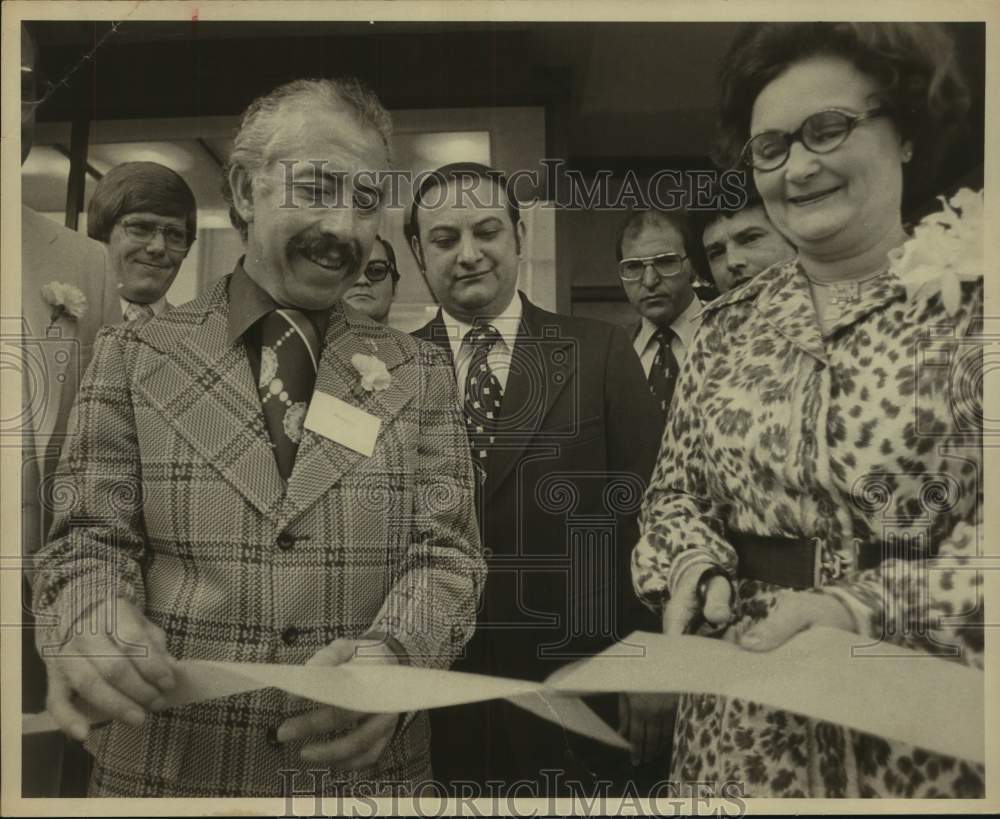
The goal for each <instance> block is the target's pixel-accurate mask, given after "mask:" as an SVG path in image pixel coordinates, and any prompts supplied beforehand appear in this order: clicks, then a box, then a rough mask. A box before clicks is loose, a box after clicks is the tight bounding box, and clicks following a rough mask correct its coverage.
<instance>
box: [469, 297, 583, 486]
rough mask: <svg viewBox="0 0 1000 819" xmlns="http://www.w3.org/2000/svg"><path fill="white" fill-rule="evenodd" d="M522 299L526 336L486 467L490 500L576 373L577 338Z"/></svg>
mask: <svg viewBox="0 0 1000 819" xmlns="http://www.w3.org/2000/svg"><path fill="white" fill-rule="evenodd" d="M520 295H521V298H522V301H523V304H524V312H523V314H522V317H521V332H520V333H518V337H517V342H516V343H515V344H514V350H513V354H512V356H511V367H510V374H509V375H508V377H507V386H506V389H505V390H504V395H503V403H502V404H501V407H500V421H499V424H498V425H497V427H498V428H497V443H496V446H494V447H493V448H491V449H490V452H489V456H488V461H487V464H486V498H487V500H488V499H489V498H490V497H491V496H492V495H493V494H494V493H495V492H496V491H497V490H498V489H499V488H500V487H501V486H502V485H503V483H504V481H505V480H506V479H507V477H508V475H510V472H511V470H512V469H513V468H514V465H515V464H516V463H517V461H518V460H519V459H520V458H521V456H522V455H523V454H524V451H525V449H526V448H527V447H528V446H530V445H531V444H532V443H533V442H534V439H535V436H536V435H537V434H538V433H539V432H541V430H542V425H543V423H544V422H545V419H546V418H547V417H548V415H549V412H550V410H551V409H552V406H553V404H555V401H556V399H557V398H558V397H559V395H560V394H561V393H562V391H563V390H564V389H566V387H567V385H568V384H569V383H570V381H572V380H573V378H574V375H575V373H576V372H577V362H576V352H577V351H576V345H575V344H574V343H573V341H572V339H566V338H563V337H561V336H560V334H559V331H560V330H561V328H560V327H559V325H557V324H554V325H546V324H545V318H544V316H543V315H542V314H541V312H540V311H539V310H538V308H536V307H535V306H534V305H533V304H532V303H531V302H529V301H528V299H527V298H526V297H524V295H523V294H520ZM553 330H555V333H553ZM573 420H574V419H567V423H568V424H572V421H573ZM576 420H579V419H576ZM554 442H555V443H557V444H558V443H559V442H558V441H554Z"/></svg>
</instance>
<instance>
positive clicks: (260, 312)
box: [226, 258, 332, 347]
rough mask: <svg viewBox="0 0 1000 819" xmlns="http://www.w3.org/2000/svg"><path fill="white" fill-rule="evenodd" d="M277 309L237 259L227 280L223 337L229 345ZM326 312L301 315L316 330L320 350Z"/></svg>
mask: <svg viewBox="0 0 1000 819" xmlns="http://www.w3.org/2000/svg"><path fill="white" fill-rule="evenodd" d="M279 307H281V305H280V304H278V303H277V302H276V301H275V300H274V299H272V298H271V296H270V295H269V294H268V292H267V291H266V290H264V288H262V287H261V286H260V285H259V284H257V282H255V281H254V280H253V279H251V278H250V275H249V274H248V273H247V272H246V270H245V269H244V267H243V259H242V258H241V259H240V260H239V261H238V262H237V263H236V269H235V270H234V271H233V275H232V277H231V278H230V280H229V325H228V328H227V333H226V337H227V338H228V340H229V343H230V344H232V343H234V342H235V341H236V340H237V339H239V338H241V337H242V336H243V335H244V334H245V333H246V332H247V330H249V329H250V328H251V327H253V326H254V325H255V324H256V323H257V322H258V321H260V319H262V318H263V317H264V316H266V315H267V314H268V313H270V312H273V311H274V310H277V309H278V308H279ZM330 309H332V308H328V309H326V310H302V311H301V312H302V313H303V314H304V315H305V316H307V317H308V319H309V320H310V321H311V322H312V324H313V326H314V327H315V328H316V337H317V338H318V339H319V343H320V346H321V347H322V345H323V339H324V338H325V337H326V328H327V325H328V324H329V321H330Z"/></svg>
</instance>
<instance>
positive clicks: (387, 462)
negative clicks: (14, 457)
mask: <svg viewBox="0 0 1000 819" xmlns="http://www.w3.org/2000/svg"><path fill="white" fill-rule="evenodd" d="M228 280H229V277H226V278H224V279H222V280H221V281H220V282H219V283H217V284H216V285H215V286H214V287H212V288H211V289H210V290H209V291H208V292H207V293H206V294H204V295H203V296H202V297H200V298H198V299H196V300H195V301H193V302H191V303H189V304H186V305H182V306H180V307H176V308H174V309H173V310H170V311H169V312H167V313H164V314H163V315H161V316H159V317H157V318H154V319H151V320H148V321H140V322H136V323H134V324H131V325H129V324H122V325H116V326H112V327H108V328H105V329H104V330H103V331H102V332H101V334H100V336H99V337H98V341H97V345H96V348H95V352H94V361H93V363H92V365H91V368H90V369H89V370H88V372H87V374H86V376H85V378H84V380H83V383H82V385H81V388H80V393H79V398H78V402H77V406H76V407H75V410H74V414H75V418H74V421H72V422H71V423H75V424H76V427H77V434H76V435H75V436H73V437H72V439H71V446H70V447H68V448H67V450H66V452H64V454H63V460H62V462H61V466H60V470H59V473H60V474H59V475H58V476H57V479H58V480H59V481H60V482H61V485H60V486H59V487H57V488H56V492H55V496H56V497H57V498H59V499H60V500H61V501H62V504H61V508H59V509H57V510H56V512H55V523H54V525H53V529H52V532H51V535H50V538H49V541H48V543H47V545H46V547H45V548H44V549H43V551H42V552H41V558H42V561H43V562H42V566H41V570H40V572H39V573H38V575H37V578H36V600H37V608H38V609H39V611H40V614H41V615H42V616H43V617H40V620H42V619H43V618H45V619H48V620H49V622H48V624H47V625H46V627H45V628H42V627H40V628H39V630H38V641H39V645H40V647H43V646H44V645H46V644H49V645H51V644H52V643H58V642H59V641H61V640H62V639H64V638H65V637H66V636H67V635H68V631H69V628H70V627H71V624H72V623H73V620H74V618H75V616H76V614H77V613H78V612H80V611H82V610H83V608H82V607H85V606H87V605H89V604H91V603H92V602H96V601H97V600H101V599H106V598H109V597H123V598H126V599H128V600H131V601H132V602H134V603H135V604H136V605H137V606H138V607H139V608H140V609H141V610H144V611H145V613H146V616H147V617H148V618H149V619H150V620H151V621H153V622H155V623H157V624H158V625H160V626H161V627H162V628H163V629H164V630H165V631H166V633H167V637H168V645H169V649H170V652H171V654H172V655H173V656H175V657H177V658H182V659H213V660H231V661H241V662H267V663H302V662H304V661H306V660H307V659H308V658H309V657H311V656H312V655H313V654H314V653H315V652H316V651H317V650H318V649H319V648H321V647H322V646H324V645H327V644H328V643H330V642H331V641H332V640H334V639H335V638H338V637H348V638H356V637H361V636H363V635H365V634H366V633H368V632H372V631H378V632H383V633H385V634H388V635H390V636H392V637H393V638H395V639H396V640H398V642H399V643H400V644H401V645H402V647H403V648H404V649H405V650H406V652H407V654H408V656H409V658H410V661H411V662H413V663H414V664H420V665H426V666H437V667H446V666H448V665H449V664H450V662H451V660H452V659H453V658H454V656H455V655H456V654H457V653H458V652H459V651H460V650H461V648H462V646H463V645H464V643H465V642H466V641H467V639H468V638H469V636H470V635H471V632H472V629H473V627H474V623H475V610H476V607H477V603H478V598H479V594H480V590H481V585H482V579H483V576H484V572H485V567H484V563H483V558H482V555H481V548H480V542H479V537H478V534H477V530H476V521H475V517H474V513H473V503H472V471H471V466H470V462H469V456H468V446H467V444H466V439H465V432H464V428H463V426H462V422H461V418H460V414H459V411H458V409H457V407H458V402H457V399H456V396H455V387H454V376H453V374H452V370H451V365H450V362H449V361H448V360H447V357H446V356H444V355H442V354H441V353H440V351H439V350H437V349H436V348H435V347H433V346H432V345H429V344H423V343H420V342H417V341H416V340H414V339H412V338H410V337H409V336H407V335H405V334H403V333H399V332H397V331H394V330H391V329H389V328H386V327H383V326H381V325H377V324H375V323H374V322H372V321H370V320H369V319H367V318H365V317H364V316H362V315H361V314H360V313H357V312H355V311H353V310H352V309H350V308H344V307H341V306H338V307H337V308H335V309H334V310H333V312H332V314H331V318H330V323H329V327H328V330H327V333H326V336H325V339H324V343H323V350H322V355H321V360H320V366H319V372H318V374H317V380H316V389H317V390H322V391H324V392H326V393H329V394H331V395H334V396H336V397H338V398H341V399H342V400H345V401H351V402H353V403H355V404H360V406H361V407H362V408H363V409H364V410H365V411H367V412H369V413H371V414H373V415H376V416H378V417H379V418H380V419H381V422H382V427H381V431H380V433H379V436H378V441H377V444H376V448H375V451H374V453H373V455H372V456H371V457H368V458H366V457H364V456H362V455H360V454H358V453H356V452H353V451H352V450H349V449H347V448H346V447H344V446H341V445H340V444H337V443H334V442H332V441H330V440H327V439H325V438H323V437H320V436H318V435H316V434H314V433H312V432H310V431H308V430H307V431H306V432H305V433H304V436H303V439H302V442H301V444H300V447H299V452H298V456H297V459H296V463H295V467H294V470H293V472H292V474H291V476H290V478H289V480H288V484H287V489H286V487H285V485H284V484H283V482H282V480H281V478H280V476H279V474H278V471H277V466H276V464H275V460H274V456H273V454H272V452H271V450H270V446H269V439H268V434H267V431H266V428H265V425H264V420H263V414H262V411H261V406H260V400H259V398H258V396H257V391H256V388H255V386H254V383H253V377H252V375H251V369H250V365H249V362H248V360H247V357H246V352H245V349H244V347H243V344H242V343H241V342H236V343H235V344H229V343H228V342H227V338H226V328H227V321H228V312H229V306H228V297H227V293H228ZM355 353H364V354H367V355H375V356H377V357H378V358H380V359H382V360H383V361H384V362H385V364H386V366H387V367H388V369H389V371H390V373H391V376H392V383H391V385H390V386H389V388H388V389H386V390H384V391H382V392H377V393H367V394H365V395H364V397H362V398H360V399H358V398H354V397H352V395H351V393H352V391H353V390H354V389H355V387H356V385H357V384H358V383H359V375H358V373H357V371H356V370H355V369H354V367H353V366H352V365H351V364H350V359H351V356H352V355H354V354H355ZM308 707H309V706H308V705H307V704H306V703H303V702H302V701H300V700H295V699H294V698H291V697H288V696H286V695H285V694H283V693H281V692H279V691H276V690H274V689H268V690H261V691H256V692H252V693H249V694H245V695H240V696H233V697H228V698H224V699H220V700H214V701H209V702H204V703H201V704H195V705H191V706H185V707H181V708H175V709H171V710H170V711H168V712H165V713H162V714H157V715H152V716H149V717H147V719H146V722H145V724H144V725H143V726H142V727H141V728H131V727H129V726H127V725H125V724H123V723H113V724H111V725H110V726H108V727H107V728H104V729H100V730H98V731H94V732H92V734H91V738H90V739H89V740H88V746H89V748H90V750H91V751H92V752H93V753H94V754H95V756H96V757H97V765H96V770H95V774H94V778H93V780H92V783H91V790H92V793H97V794H101V795H130V796H161V795H189V796H264V795H279V794H281V792H282V791H281V787H282V782H283V780H282V778H281V777H282V775H281V774H279V771H280V770H282V769H286V770H292V771H295V770H297V769H298V770H300V773H301V775H299V776H298V778H297V779H295V782H294V786H295V787H296V788H297V789H307V790H312V789H313V787H314V785H318V786H319V787H320V788H321V789H322V790H324V791H327V792H333V791H336V790H337V789H338V788H343V787H345V785H346V787H350V786H351V785H352V784H356V783H358V782H361V781H364V782H371V781H379V782H384V781H393V782H403V783H406V782H412V781H414V780H419V779H421V778H424V777H426V776H428V775H429V762H428V739H429V729H428V727H427V715H426V713H420V714H418V715H416V718H412V719H407V720H404V721H402V722H401V726H402V727H401V728H400V730H398V731H397V733H396V735H395V736H394V738H393V740H392V742H391V743H390V745H389V747H388V749H387V750H386V752H385V754H383V756H382V759H381V760H380V762H379V763H377V764H376V766H374V769H369V770H365V771H362V772H360V773H357V774H350V773H347V772H338V771H332V772H328V773H327V774H324V775H322V776H320V775H310V774H307V773H306V772H305V771H304V770H302V769H304V768H313V769H315V768H317V767H318V766H316V765H315V764H313V765H306V764H305V763H303V762H302V761H301V760H300V759H299V757H298V753H299V750H300V749H301V745H300V744H298V743H292V744H290V745H289V746H288V747H278V746H277V745H276V744H271V743H269V741H268V729H270V728H273V727H275V726H277V725H278V724H280V723H281V722H282V721H283V720H284V719H285V718H287V717H288V716H291V715H292V714H295V713H300V712H301V711H303V710H305V709H306V708H308ZM286 775H287V774H286Z"/></svg>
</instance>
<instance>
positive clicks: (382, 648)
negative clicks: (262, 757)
mask: <svg viewBox="0 0 1000 819" xmlns="http://www.w3.org/2000/svg"><path fill="white" fill-rule="evenodd" d="M361 647H363V648H364V651H363V652H362V654H361V656H358V657H355V653H356V652H357V650H358V649H359V648H361ZM347 662H355V663H362V662H378V663H398V662H399V657H397V656H396V654H395V653H394V652H393V651H392V649H390V648H389V647H388V646H386V645H385V644H379V645H376V644H374V643H372V642H371V641H370V640H347V639H340V640H334V641H333V642H332V643H330V645H328V646H326V647H325V648H321V649H320V650H319V651H317V652H316V653H315V654H314V655H313V656H312V657H311V658H310V660H309V661H308V662H307V663H306V665H326V666H334V665H342V664H343V663H347ZM398 720H399V714H362V713H359V712H357V711H348V710H346V709H344V708H336V707H334V706H332V705H324V706H322V707H320V708H316V709H314V710H312V711H309V712H307V713H305V714H301V715H299V716H297V717H292V718H291V719H287V720H285V721H284V722H283V723H282V724H281V725H280V726H279V727H278V741H279V742H291V741H293V740H309V739H311V738H313V737H318V736H320V735H322V734H328V733H330V732H332V731H346V732H345V733H343V734H341V735H340V736H338V737H337V738H336V739H333V740H330V741H327V742H310V743H308V744H307V745H306V746H305V747H304V748H303V749H302V754H301V756H302V759H304V760H305V761H306V762H325V763H330V764H331V765H333V766H335V767H337V768H341V769H344V770H349V771H353V770H358V769H360V768H365V767H367V766H369V765H373V764H375V762H377V761H378V759H379V757H381V756H382V753H383V751H385V749H386V746H387V745H388V744H389V740H390V739H392V735H393V732H394V731H395V730H396V723H397V721H398Z"/></svg>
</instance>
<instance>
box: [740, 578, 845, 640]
mask: <svg viewBox="0 0 1000 819" xmlns="http://www.w3.org/2000/svg"><path fill="white" fill-rule="evenodd" d="M813 626H830V627H832V628H839V629H843V630H845V631H853V630H854V621H853V619H852V618H851V615H850V612H848V610H847V608H846V607H845V606H844V604H843V603H841V602H840V601H839V600H837V599H836V598H835V597H832V596H831V595H828V594H823V593H822V592H817V591H783V592H781V593H780V594H779V596H778V598H777V600H776V601H775V603H774V607H773V608H772V609H771V610H770V611H769V612H768V613H767V617H766V618H765V619H764V620H761V621H760V622H759V623H756V624H755V625H754V626H752V627H751V628H749V629H747V630H746V631H745V632H744V633H743V635H742V636H741V637H740V638H739V640H738V641H737V643H738V644H739V645H740V646H742V647H743V648H747V649H750V650H751V651H770V650H771V649H772V648H777V647H778V646H780V645H783V644H784V643H786V642H788V641H789V640H790V639H791V638H792V637H794V636H795V635H796V634H798V633H799V632H800V631H805V630H806V629H807V628H812V627H813Z"/></svg>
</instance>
